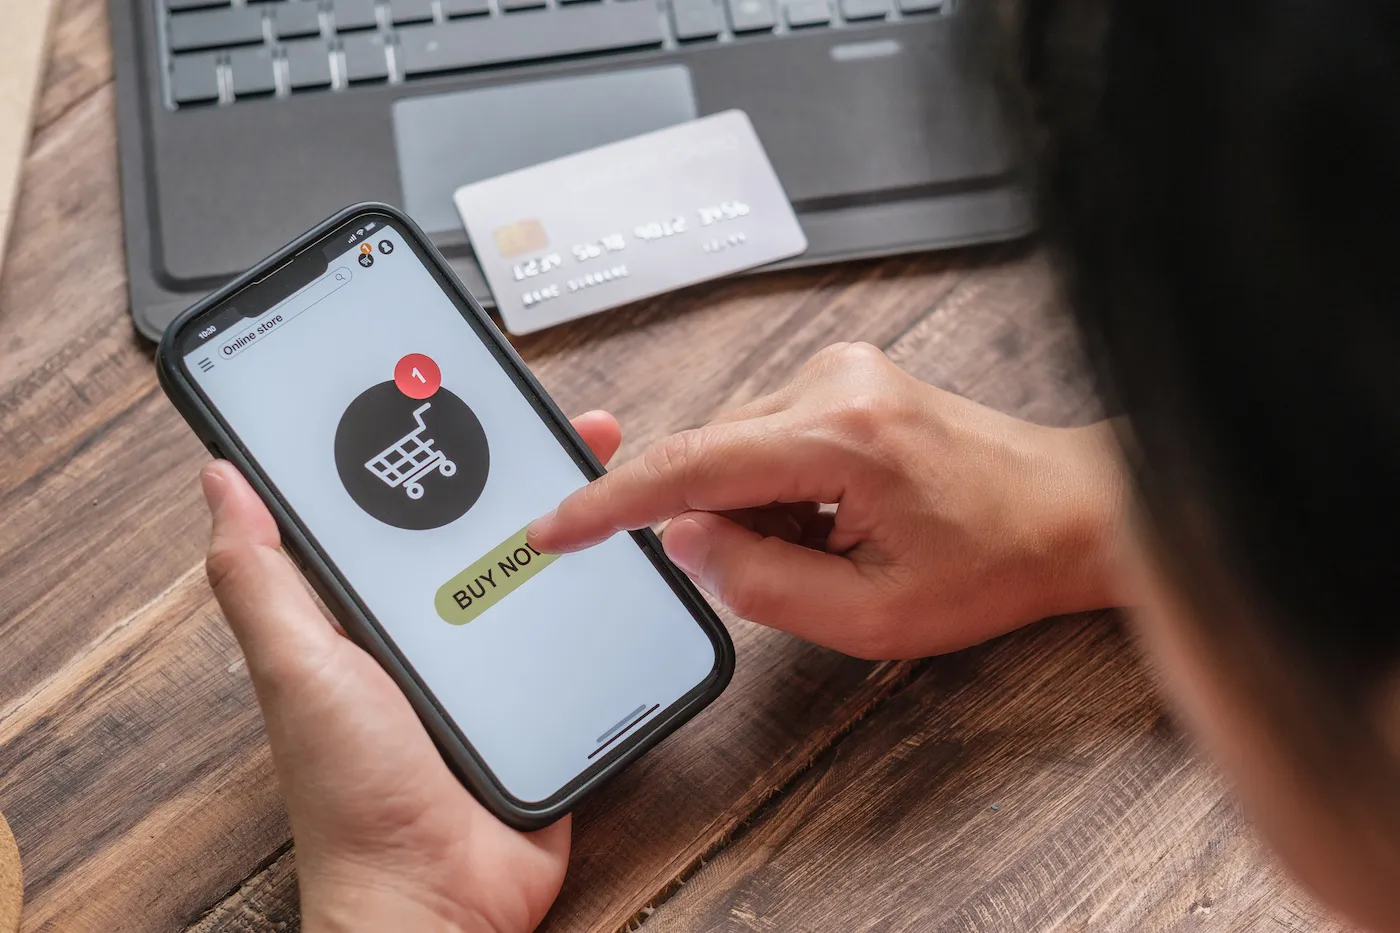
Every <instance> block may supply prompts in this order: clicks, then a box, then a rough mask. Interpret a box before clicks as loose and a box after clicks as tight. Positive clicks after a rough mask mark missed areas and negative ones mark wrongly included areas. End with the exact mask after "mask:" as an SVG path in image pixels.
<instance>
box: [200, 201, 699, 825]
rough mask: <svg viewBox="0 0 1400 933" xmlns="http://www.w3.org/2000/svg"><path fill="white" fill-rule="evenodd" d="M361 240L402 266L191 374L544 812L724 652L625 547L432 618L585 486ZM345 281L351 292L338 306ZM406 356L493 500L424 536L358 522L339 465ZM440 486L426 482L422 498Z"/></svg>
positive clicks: (498, 381) (417, 278) (410, 270)
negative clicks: (444, 403) (454, 586)
mask: <svg viewBox="0 0 1400 933" xmlns="http://www.w3.org/2000/svg"><path fill="white" fill-rule="evenodd" d="M366 239H367V240H369V241H370V242H372V243H376V244H377V243H378V242H379V241H380V240H388V241H390V242H391V243H392V246H393V250H392V252H391V253H389V254H387V255H386V254H383V253H381V252H380V251H378V250H376V251H375V253H374V264H373V265H372V266H370V267H368V268H364V267H361V266H360V265H359V264H357V263H356V262H355V260H356V258H357V256H358V254H356V253H353V252H352V253H347V254H346V255H345V256H344V257H343V259H342V260H339V261H333V262H331V264H330V268H329V270H328V271H327V273H326V277H323V279H321V280H318V282H313V283H312V284H311V285H309V286H307V288H305V289H303V290H302V291H301V292H299V293H298V294H297V295H293V296H292V297H290V298H289V299H287V300H286V301H285V302H283V303H282V304H281V305H279V306H278V308H274V309H271V310H270V311H269V312H268V313H267V314H264V315H263V316H262V318H260V319H259V320H265V319H268V318H270V317H272V316H275V315H276V314H277V313H278V312H279V311H281V312H282V313H284V315H290V316H287V317H286V318H285V320H284V321H283V322H282V323H280V324H278V325H277V326H276V328H275V329H274V330H271V331H268V332H267V333H265V334H263V335H261V336H259V337H258V338H257V339H256V340H255V341H254V342H252V343H250V344H248V345H246V346H243V347H242V348H241V349H239V350H238V351H237V353H236V354H234V355H232V356H230V357H227V358H223V357H220V356H219V355H218V350H219V348H220V347H221V345H222V344H223V342H224V340H225V339H226V338H225V337H222V336H221V337H219V338H215V339H214V340H212V341H211V342H210V343H208V344H205V345H204V346H202V347H201V348H199V349H197V350H195V351H194V352H193V353H192V354H190V356H189V357H188V358H187V361H186V362H187V364H188V369H189V372H190V373H191V375H192V376H193V377H194V378H195V379H196V380H198V382H199V385H200V387H201V388H202V389H203V390H204V392H205V393H206V394H207V395H208V397H209V398H210V399H211V400H212V401H213V403H214V405H215V407H217V408H218V410H219V411H220V413H221V414H222V415H223V416H224V418H225V420H226V421H227V422H228V424H229V425H230V426H231V427H232V429H233V431H234V433H236V434H237V435H238V437H239V438H240V440H241V441H242V442H243V445H244V446H245V447H246V448H247V449H248V450H249V451H251V453H252V455H253V457H254V458H255V459H256V460H257V461H258V463H259V464H260V465H261V466H262V468H263V470H264V471H265V472H266V474H267V475H268V477H269V478H270V479H271V480H272V482H273V483H274V484H275V485H276V487H277V489H278V490H279V491H280V492H281V494H282V495H283V497H284V498H285V499H286V500H287V502H289V503H290V505H291V506H292V508H293V509H294V510H295V512H296V513H297V515H298V516H299V517H300V518H301V520H302V522H303V523H304V524H305V525H306V526H307V528H309V529H310V531H311V533H312V535H313V536H314V537H315V538H316V540H317V541H319V543H320V544H321V547H322V548H323V549H324V550H325V552H326V553H327V555H328V556H329V557H330V559H331V560H332V561H333V562H334V563H335V564H336V565H337V566H338V567H339V568H340V570H341V572H342V573H343V574H344V576H345V577H346V579H348V580H349V581H350V584H351V586H353V587H354V589H355V590H356V592H358V593H359V595H360V597H361V599H362V600H363V601H364V603H365V605H366V606H367V607H368V608H369V610H370V612H371V613H373V615H374V616H375V618H376V619H377V620H378V621H379V623H380V625H381V627H382V628H383V629H384V631H385V632H386V634H387V635H388V636H389V638H390V639H392V641H393V642H394V644H395V645H396V646H397V647H398V649H399V651H400V652H401V654H402V655H403V657H404V658H406V659H407V661H408V663H409V665H411V666H412V667H413V668H415V669H416V670H417V672H418V675H419V677H420V678H421V679H422V681H423V683H424V684H426V685H427V687H428V689H429V690H430V691H431V692H432V693H433V694H434V695H435V696H436V698H437V701H438V703H439V704H440V705H441V706H442V708H443V709H444V710H445V711H446V712H447V714H448V716H450V717H451V718H452V719H453V720H454V721H455V722H456V723H457V726H458V727H459V728H460V730H461V731H462V733H463V734H464V735H465V736H466V737H467V739H468V741H470V742H471V744H472V745H473V746H474V747H475V749H476V751H477V753H478V754H479V755H480V757H481V758H482V760H483V761H484V762H485V764H486V766H487V767H488V768H490V769H491V771H492V772H493V773H494V774H495V776H496V778H497V779H498V780H499V781H500V783H501V784H502V785H503V786H504V787H505V789H506V790H507V791H509V792H510V793H511V794H512V795H514V796H515V797H517V798H518V799H520V800H522V801H525V802H536V801H541V800H544V799H546V798H548V797H550V796H552V795H553V794H554V793H556V792H557V791H558V790H559V789H560V788H562V787H563V786H564V785H566V784H568V783H569V781H570V780H572V779H573V778H574V777H576V776H578V775H579V774H580V773H581V772H582V771H584V770H586V769H587V768H588V767H589V766H590V765H591V764H592V763H593V762H594V761H596V760H597V756H596V755H595V752H597V750H598V748H599V746H600V744H602V742H603V739H604V737H605V734H606V733H607V732H608V731H609V730H610V729H611V728H612V727H614V726H615V725H617V724H619V723H620V722H622V721H624V720H625V721H630V720H628V719H627V717H628V716H629V714H633V711H638V712H637V713H636V714H635V715H640V711H641V710H652V712H651V713H650V715H652V716H655V715H657V714H659V713H661V712H662V711H664V710H666V709H667V708H668V707H669V706H670V705H671V704H673V703H674V702H675V701H676V700H678V699H680V698H681V697H682V696H684V695H685V694H686V693H688V692H689V691H690V690H692V689H693V688H694V687H695V686H696V685H698V684H699V683H701V682H702V681H704V680H705V679H706V678H707V677H708V676H709V674H710V673H711V671H712V669H713V667H714V665H715V652H714V647H713V645H712V643H711V641H710V639H709V637H708V635H707V634H706V633H705V632H704V630H702V629H701V627H700V626H699V625H698V624H697V623H696V622H695V620H694V619H693V618H692V617H691V615H690V613H689V611H688V610H687V609H686V608H685V606H684V605H683V604H682V603H681V602H680V600H679V599H678V598H677V597H676V596H675V594H674V593H673V592H672V591H671V589H670V586H669V585H668V584H667V583H666V582H665V580H664V579H663V578H662V577H661V576H660V575H659V574H658V573H657V572H656V570H655V568H654V567H653V566H652V565H651V562H650V561H649V560H648V558H647V557H646V555H645V554H644V553H643V552H642V551H641V549H640V548H638V547H637V545H636V544H635V542H633V541H632V539H631V538H630V537H629V536H628V535H625V534H624V535H617V536H614V537H613V538H612V539H610V540H609V541H607V542H605V543H603V544H601V545H598V546H597V547H594V548H590V549H589V550H587V551H583V552H580V553H576V554H566V555H563V556H561V557H560V558H559V559H557V560H555V561H554V562H553V563H551V564H549V565H548V566H547V567H544V568H543V569H542V570H540V571H539V573H538V574H537V575H535V576H534V577H532V578H531V579H529V580H527V581H526V582H524V583H523V584H521V585H520V587H519V588H518V589H516V590H514V591H513V592H511V593H509V594H508V595H506V596H505V597H504V598H502V599H501V600H500V601H499V602H497V603H496V604H494V605H492V606H491V607H490V608H489V609H487V610H486V611H485V612H483V613H482V614H481V615H480V616H479V617H477V618H476V619H475V620H473V621H472V622H470V623H469V624H467V625H462V626H454V625H449V624H447V623H446V622H444V621H443V619H442V618H440V617H439V616H438V614H437V612H436V611H435V610H434V606H433V598H434V595H435V594H436V592H437V590H438V588H439V587H440V586H441V585H442V584H444V583H445V582H447V581H448V580H449V579H450V578H452V577H453V576H454V575H455V574H457V573H458V572H459V571H461V570H463V569H464V568H466V567H467V566H468V565H470V564H472V563H473V562H474V561H476V560H477V558H479V557H481V556H482V555H484V554H485V553H486V552H487V551H489V550H491V549H493V548H495V547H496V546H497V545H498V544H500V543H501V542H502V541H504V540H505V539H506V538H507V537H508V536H509V535H511V534H513V533H514V532H516V531H518V530H519V529H520V528H521V527H523V526H524V525H525V524H527V523H528V522H529V521H531V520H532V519H534V518H537V517H538V516H540V515H542V514H544V513H545V512H547V511H548V510H550V509H552V508H553V507H554V506H555V505H557V504H558V503H559V500H560V499H562V498H563V497H564V496H565V495H566V494H568V493H569V492H571V491H572V490H574V489H577V488H578V487H579V486H581V485H583V484H584V482H585V477H584V475H583V473H582V472H581V471H580V469H579V467H578V466H577V465H576V464H575V463H574V462H573V460H572V459H571V458H570V456H569V455H568V454H567V453H566V452H565V451H564V450H563V449H562V448H561V447H560V445H559V442H558V441H557V440H556V439H555V437H554V435H553V434H552V433H551V432H550V430H549V428H548V427H546V426H545V424H544V423H543V422H542V421H541V420H540V418H539V416H538V415H537V414H536V413H535V411H534V409H533V408H532V407H531V405H530V404H529V402H528V401H526V399H525V397H524V396H523V395H522V394H521V392H520V390H519V389H518V388H517V387H516V385H515V383H514V382H512V381H511V379H510V377H509V376H508V375H507V374H506V373H505V371H504V370H502V369H501V367H500V365H499V364H498V363H497V362H496V360H495V358H494V357H493V356H492V354H491V353H490V351H489V350H487V348H486V347H485V346H484V345H483V344H482V343H481V341H480V340H479V339H478V338H477V337H476V335H475V333H474V331H473V330H472V329H471V327H470V326H469V325H468V324H467V322H466V321H464V320H463V319H462V316H461V314H460V313H459V312H458V311H457V309H456V308H455V307H454V306H453V304H452V302H451V301H450V300H449V299H448V298H447V296H446V295H444V294H443V292H442V290H441V289H440V287H439V286H438V284H437V283H436V282H435V281H434V280H433V278H432V276H431V275H430V274H429V273H428V271H427V269H426V268H425V267H424V266H423V265H422V263H421V261H420V260H419V259H418V258H417V256H416V255H415V254H414V252H413V251H412V249H411V248H410V247H409V246H408V245H407V244H406V243H405V242H404V240H403V238H402V236H400V235H399V234H398V232H397V231H394V230H392V229H389V228H383V229H381V230H379V231H377V232H376V234H375V235H373V236H372V237H367V238H366ZM337 269H340V270H342V273H349V274H350V275H349V279H348V281H347V282H346V283H345V284H344V285H338V284H337V285H336V286H331V284H330V282H331V279H330V277H333V276H334V275H335V273H336V270H337ZM321 294H324V297H320V298H319V300H317V301H316V302H315V303H314V304H312V305H311V306H310V307H305V308H304V309H303V306H304V305H305V304H306V303H307V300H308V298H311V297H315V296H317V295H321ZM248 323H249V326H256V324H257V323H258V321H249V322H248ZM211 350H213V351H214V352H211ZM410 353H423V354H426V355H428V356H430V357H431V358H432V359H433V360H434V361H435V362H436V363H437V364H438V366H439V368H440V369H441V371H442V386H443V387H444V388H446V389H448V390H450V391H451V392H453V393H454V394H456V395H457V396H458V397H459V398H460V399H462V401H464V402H466V404H467V405H468V406H470V407H471V409H472V410H473V411H474V412H475V413H476V416H477V418H478V419H479V420H480V422H481V426H482V428H483V429H484V431H485V434H486V437H487V441H488V445H489V449H490V471H489V474H488V476H487V479H486V485H485V487H484V489H483V490H482V493H481V497H480V498H479V499H478V500H477V501H476V503H475V504H474V505H473V506H472V507H471V508H470V509H469V510H468V511H467V512H466V514H465V515H463V516H462V517H461V518H459V519H457V520H456V521H453V522H451V523H449V524H447V525H444V526H443V527H440V528H434V529H430V530H426V531H410V530H404V529H400V528H396V527H393V526H391V525H387V524H384V523H383V522H380V521H378V520H377V519H375V518H372V517H371V516H370V515H369V514H367V513H366V512H365V511H364V510H362V509H361V508H360V507H359V506H358V505H357V504H356V503H355V501H354V500H352V499H351V498H350V496H349V495H348V494H347V493H346V491H345V488H344V486H343V485H342V483H341V481H340V478H339V476H338V474H337V472H336V466H335V457H334V445H335V435H336V429H337V425H338V424H339V422H340V419H341V415H342V414H343V413H344V412H345V410H346V407H347V406H348V405H349V404H350V403H351V401H353V400H354V399H355V398H356V396H358V395H359V394H360V393H361V392H363V391H364V390H366V389H368V388H369V387H371V386H373V385H376V384H378V383H381V382H385V381H388V380H392V379H393V374H394V365H395V363H396V362H398V360H399V359H400V358H402V357H404V356H405V355H407V354H410ZM205 358H211V359H212V360H213V367H212V368H210V369H208V370H207V371H205V369H204V368H203V367H201V366H199V365H197V363H198V361H199V360H200V359H205ZM206 365H207V364H206ZM407 427H412V425H408V426H407ZM393 440H394V438H387V439H386V444H387V443H389V442H392V441H393ZM445 453H446V454H447V455H448V456H452V452H451V451H445ZM442 481H444V480H443V479H442V478H441V477H439V476H429V477H428V478H426V479H425V480H424V482H423V485H424V489H425V495H426V496H431V495H432V490H433V484H434V483H435V482H442ZM590 755H594V758H593V759H590V757H589V756H590Z"/></svg>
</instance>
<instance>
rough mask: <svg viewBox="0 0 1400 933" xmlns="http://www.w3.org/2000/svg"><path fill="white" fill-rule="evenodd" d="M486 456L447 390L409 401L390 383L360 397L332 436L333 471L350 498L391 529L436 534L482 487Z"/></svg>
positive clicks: (477, 433) (463, 407) (472, 424)
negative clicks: (427, 531)
mask: <svg viewBox="0 0 1400 933" xmlns="http://www.w3.org/2000/svg"><path fill="white" fill-rule="evenodd" d="M490 466H491V454H490V451H489V449H488V448H487V445H486V432H485V431H484V430H482V427H481V422H480V421H478V420H477V417H476V414H475V413H474V412H473V411H472V410H471V408H469V407H468V406H467V403H466V402H464V401H462V400H461V399H460V398H458V397H457V396H455V395H453V394H452V393H451V392H449V391H448V390H447V389H442V388H440V389H438V390H437V391H436V392H434V393H433V394H432V396H431V397H429V398H426V399H413V398H409V397H408V396H407V395H404V394H403V393H402V392H400V391H399V387H398V386H397V385H395V384H394V383H393V382H392V381H389V382H381V383H380V384H379V385H377V386H372V387H371V388H368V389H366V390H365V391H364V392H361V393H360V394H359V396H358V397H357V398H356V399H355V400H354V401H353V402H351V403H350V407H348V408H346V409H345V414H343V415H341V417H340V426H339V427H337V428H336V431H335V468H336V471H337V472H338V473H339V474H340V481H341V483H343V484H344V485H345V491H346V492H348V493H349V494H350V498H352V499H354V500H355V502H356V503H357V504H358V505H359V506H360V508H362V509H364V510H365V511H366V512H368V513H369V514H370V515H372V516H374V517H375V518H377V519H379V520H380V521H381V522H384V523H385V524H386V525H393V526H394V527H396V528H407V529H409V530H411V531H422V530H424V529H428V528H441V527H442V526H443V525H446V524H449V523H450V522H455V521H456V520H457V519H459V518H461V517H462V516H463V515H465V514H466V513H467V510H468V509H470V508H471V507H472V506H473V505H475V504H476V500H477V499H478V498H480V496H481V490H482V489H483V488H485V486H486V474H487V471H488V470H489V469H490Z"/></svg>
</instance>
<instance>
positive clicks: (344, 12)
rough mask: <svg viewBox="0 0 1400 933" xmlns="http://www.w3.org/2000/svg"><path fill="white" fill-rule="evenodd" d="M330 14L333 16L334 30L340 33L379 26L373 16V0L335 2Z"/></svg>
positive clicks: (342, 0) (338, 0) (339, 0)
mask: <svg viewBox="0 0 1400 933" xmlns="http://www.w3.org/2000/svg"><path fill="white" fill-rule="evenodd" d="M331 12H332V13H333V14H334V15H335V28H336V29H339V30H340V31H341V32H345V31H346V30H348V29H373V28H374V27H375V26H378V25H379V20H378V19H376V18H375V15H374V0H335V6H333V7H332V8H331Z"/></svg>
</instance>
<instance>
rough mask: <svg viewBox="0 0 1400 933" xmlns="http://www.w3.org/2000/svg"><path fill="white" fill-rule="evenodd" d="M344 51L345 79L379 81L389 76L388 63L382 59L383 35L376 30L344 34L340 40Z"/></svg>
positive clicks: (350, 80) (352, 81) (351, 80)
mask: <svg viewBox="0 0 1400 933" xmlns="http://www.w3.org/2000/svg"><path fill="white" fill-rule="evenodd" d="M341 46H342V48H343V49H344V51H345V80H346V81H349V82H351V83H354V82H356V81H380V80H383V79H384V78H387V77H389V63H388V62H387V61H385V59H384V37H383V36H381V35H379V33H377V32H367V33H363V34H360V35H350V36H346V37H345V38H344V39H342V40H341Z"/></svg>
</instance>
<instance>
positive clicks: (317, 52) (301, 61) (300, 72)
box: [286, 39, 331, 90]
mask: <svg viewBox="0 0 1400 933" xmlns="http://www.w3.org/2000/svg"><path fill="white" fill-rule="evenodd" d="M286 52H287V83H288V84H290V85H291V87H292V89H293V90H301V89H302V88H309V87H330V83H331V60H330V51H329V50H328V49H327V48H326V43H324V42H322V41H321V40H320V39H307V40H305V41H303V42H288V43H287V45H286Z"/></svg>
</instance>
